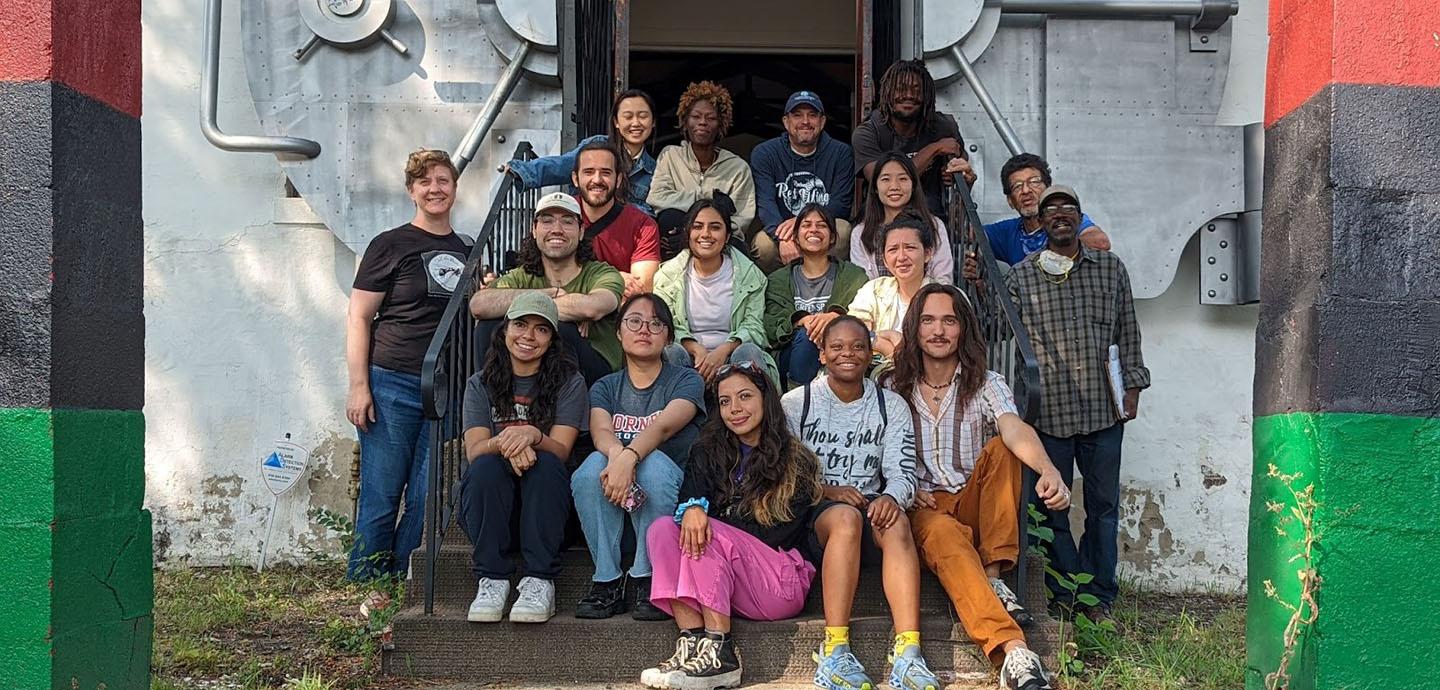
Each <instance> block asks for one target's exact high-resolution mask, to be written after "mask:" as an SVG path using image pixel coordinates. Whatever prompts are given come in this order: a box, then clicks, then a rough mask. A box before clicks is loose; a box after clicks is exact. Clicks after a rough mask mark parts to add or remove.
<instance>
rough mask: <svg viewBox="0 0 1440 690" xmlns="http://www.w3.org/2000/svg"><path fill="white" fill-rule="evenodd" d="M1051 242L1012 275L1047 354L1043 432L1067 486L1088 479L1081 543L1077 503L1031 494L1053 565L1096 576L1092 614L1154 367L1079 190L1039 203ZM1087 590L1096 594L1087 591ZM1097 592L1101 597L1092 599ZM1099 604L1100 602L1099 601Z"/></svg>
mask: <svg viewBox="0 0 1440 690" xmlns="http://www.w3.org/2000/svg"><path fill="white" fill-rule="evenodd" d="M1039 207H1040V219H1041V222H1042V224H1043V227H1044V228H1045V234H1046V236H1047V238H1048V243H1047V244H1046V246H1045V248H1044V249H1042V250H1040V251H1038V252H1036V253H1034V254H1031V255H1030V256H1028V257H1026V258H1025V260H1024V261H1021V262H1020V263H1019V264H1017V265H1016V266H1015V269H1014V270H1012V271H1010V273H1009V275H1007V276H1006V280H1007V282H1008V283H1009V288H1010V298H1011V299H1012V300H1014V302H1015V306H1016V309H1018V310H1019V312H1020V319H1021V321H1022V322H1024V324H1025V328H1026V330H1027V331H1029V334H1030V343H1031V345H1033V346H1034V348H1035V356H1036V357H1037V358H1038V359H1039V361H1040V377H1041V378H1040V381H1041V384H1042V388H1041V390H1043V391H1044V396H1043V398H1042V399H1041V401H1040V414H1039V416H1038V417H1037V418H1036V419H1035V429H1036V431H1038V432H1040V442H1041V443H1042V444H1044V446H1045V452H1046V454H1047V455H1049V456H1050V460H1051V461H1052V462H1053V463H1054V464H1055V467H1056V469H1058V470H1059V471H1060V476H1061V478H1062V479H1063V480H1064V483H1065V486H1067V487H1068V486H1069V485H1070V484H1071V482H1072V480H1073V477H1074V468H1075V466H1076V465H1078V466H1079V467H1080V474H1081V475H1082V476H1084V477H1085V534H1084V536H1083V537H1082V539H1081V541H1080V544H1079V547H1078V548H1077V546H1076V544H1075V541H1074V538H1073V537H1072V536H1071V533H1070V514H1069V508H1060V509H1052V508H1049V507H1046V506H1045V505H1044V503H1043V502H1042V501H1040V500H1038V499H1037V498H1036V497H1035V496H1034V495H1033V494H1032V496H1031V497H1030V499H1029V500H1030V501H1031V502H1032V503H1036V504H1037V507H1038V508H1039V509H1040V512H1041V513H1043V514H1044V515H1045V522H1044V524H1045V526H1046V527H1049V528H1050V529H1052V530H1054V532H1055V538H1054V540H1053V541H1051V542H1050V543H1049V544H1047V545H1046V548H1047V550H1048V551H1049V556H1050V563H1051V564H1052V565H1053V566H1054V567H1055V569H1056V570H1058V571H1060V572H1062V573H1066V574H1068V575H1077V574H1079V573H1089V574H1091V575H1093V576H1094V580H1092V581H1091V582H1089V583H1087V584H1085V585H1081V587H1080V594H1081V595H1082V596H1080V597H1079V598H1078V599H1077V600H1075V601H1079V603H1081V604H1082V605H1084V604H1089V605H1090V606H1089V608H1090V610H1088V611H1086V613H1087V616H1088V617H1089V618H1090V619H1091V620H1098V619H1100V618H1104V617H1106V616H1108V614H1109V610H1110V605H1111V603H1112V602H1114V601H1115V595H1116V593H1117V592H1118V591H1119V588H1118V586H1117V584H1116V582H1115V563H1116V560H1117V558H1118V551H1117V548H1118V545H1117V542H1116V539H1117V537H1118V533H1119V528H1118V525H1119V517H1120V444H1121V441H1122V440H1123V439H1124V436H1125V423H1126V422H1128V421H1130V420H1132V419H1134V418H1135V417H1136V415H1137V414H1138V412H1139V405H1140V391H1141V390H1142V389H1144V388H1148V387H1149V386H1150V370H1149V369H1147V368H1145V359H1144V357H1143V356H1142V355H1141V353H1140V325H1139V323H1137V322H1136V319H1135V303H1134V299H1133V297H1132V295H1131V292H1130V276H1129V274H1128V273H1126V271H1125V264H1124V263H1122V262H1121V261H1120V258H1119V257H1117V256H1115V255H1114V254H1111V253H1110V252H1108V251H1105V250H1101V249H1090V248H1088V247H1085V246H1083V245H1082V244H1081V242H1080V240H1079V237H1078V234H1079V228H1080V217H1081V213H1080V196H1079V195H1078V194H1076V193H1075V190H1073V189H1071V188H1069V187H1065V186H1062V185H1055V186H1053V187H1051V188H1049V189H1047V190H1045V191H1044V192H1043V193H1042V194H1041V195H1040V200H1039ZM1049 585H1050V588H1051V591H1052V592H1054V593H1055V595H1056V599H1055V601H1056V603H1057V604H1058V605H1059V606H1062V607H1068V606H1073V605H1074V603H1075V601H1072V600H1071V597H1074V596H1075V593H1073V592H1067V591H1066V590H1065V589H1063V588H1062V587H1060V586H1059V583H1058V582H1056V581H1054V580H1053V579H1052V580H1050V581H1049ZM1084 595H1089V596H1084ZM1090 597H1094V599H1091V598H1090ZM1096 602H1098V603H1096Z"/></svg>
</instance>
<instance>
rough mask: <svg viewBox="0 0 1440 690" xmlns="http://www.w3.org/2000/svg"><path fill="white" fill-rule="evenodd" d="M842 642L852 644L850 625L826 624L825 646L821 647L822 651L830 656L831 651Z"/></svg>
mask: <svg viewBox="0 0 1440 690" xmlns="http://www.w3.org/2000/svg"><path fill="white" fill-rule="evenodd" d="M842 644H850V626H848V625H842V626H839V627H834V628H832V627H830V626H828V625H827V626H825V646H824V647H822V648H821V653H822V654H824V655H825V656H830V653H831V652H833V651H835V648H836V647H839V646H840V645H842Z"/></svg>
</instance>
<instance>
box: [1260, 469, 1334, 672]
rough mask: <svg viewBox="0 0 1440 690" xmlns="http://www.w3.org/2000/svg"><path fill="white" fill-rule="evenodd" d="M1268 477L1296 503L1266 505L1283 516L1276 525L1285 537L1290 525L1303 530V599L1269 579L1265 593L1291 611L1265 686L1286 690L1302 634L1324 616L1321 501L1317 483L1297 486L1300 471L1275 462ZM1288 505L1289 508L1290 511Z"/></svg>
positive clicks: (1298, 557) (1299, 574) (1299, 575)
mask: <svg viewBox="0 0 1440 690" xmlns="http://www.w3.org/2000/svg"><path fill="white" fill-rule="evenodd" d="M1266 476H1267V477H1269V478H1271V479H1274V480H1276V481H1278V482H1280V483H1281V484H1283V485H1284V486H1285V490H1286V491H1289V492H1290V500H1291V501H1292V502H1293V503H1294V505H1290V506H1286V505H1285V504H1283V503H1280V502H1278V501H1270V502H1268V503H1266V504H1265V507H1266V508H1267V509H1269V511H1270V512H1272V513H1275V514H1276V515H1280V516H1281V517H1280V519H1279V524H1277V525H1275V531H1276V532H1278V533H1280V537H1281V538H1284V539H1289V538H1290V534H1289V532H1288V528H1289V527H1290V526H1291V525H1296V524H1298V525H1299V526H1300V531H1301V536H1300V552H1299V553H1297V554H1295V556H1294V557H1292V558H1291V559H1290V562H1291V563H1295V562H1297V561H1298V562H1299V563H1300V567H1299V568H1297V569H1296V571H1295V576H1296V577H1297V578H1299V580H1300V594H1299V597H1298V598H1299V600H1298V601H1296V602H1294V603H1292V602H1288V601H1285V600H1284V599H1281V598H1280V593H1279V591H1278V590H1276V589H1275V583H1274V582H1273V581H1271V580H1266V581H1265V596H1266V597H1268V598H1269V599H1270V600H1272V601H1274V602H1276V603H1278V604H1280V605H1281V606H1283V607H1285V610H1287V611H1289V612H1290V620H1289V621H1288V622H1287V623H1286V624H1285V632H1284V633H1283V636H1282V637H1281V641H1282V642H1283V643H1284V645H1285V648H1284V650H1283V651H1282V652H1281V654H1280V663H1279V665H1278V666H1277V667H1276V669H1275V670H1274V671H1272V672H1270V673H1268V674H1266V675H1265V689H1266V690H1285V689H1286V688H1289V687H1290V662H1291V661H1292V660H1294V658H1295V654H1296V652H1297V651H1298V647H1299V640H1300V636H1301V635H1302V634H1303V633H1304V631H1305V630H1307V629H1309V628H1310V627H1312V626H1314V625H1315V621H1316V620H1318V619H1319V617H1320V604H1319V603H1318V602H1317V601H1316V594H1317V593H1319V591H1320V584H1321V581H1322V580H1321V578H1320V575H1319V574H1318V573H1316V571H1315V559H1314V553H1315V544H1316V542H1317V541H1319V535H1318V534H1317V533H1316V531H1315V509H1316V508H1319V507H1320V504H1319V502H1317V501H1316V500H1315V485H1314V484H1307V485H1305V488H1304V489H1296V488H1295V486H1296V484H1297V483H1298V482H1299V480H1300V478H1301V477H1303V476H1304V475H1302V474H1300V473H1298V472H1297V473H1295V474H1282V473H1281V472H1280V468H1278V467H1276V466H1275V465H1274V463H1271V464H1270V471H1269V472H1268V473H1267V474H1266ZM1287 508H1288V509H1289V510H1286V509H1287Z"/></svg>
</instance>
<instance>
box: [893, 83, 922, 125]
mask: <svg viewBox="0 0 1440 690" xmlns="http://www.w3.org/2000/svg"><path fill="white" fill-rule="evenodd" d="M920 94H921V88H920V79H919V78H918V77H915V76H914V75H910V76H908V77H906V78H904V79H902V80H901V81H900V82H899V83H898V84H896V85H895V93H894V98H893V99H892V100H891V101H890V114H891V115H893V116H894V117H897V118H899V119H901V120H903V121H905V122H914V121H915V120H917V119H919V118H920V106H921V105H923V104H922V103H921V102H920Z"/></svg>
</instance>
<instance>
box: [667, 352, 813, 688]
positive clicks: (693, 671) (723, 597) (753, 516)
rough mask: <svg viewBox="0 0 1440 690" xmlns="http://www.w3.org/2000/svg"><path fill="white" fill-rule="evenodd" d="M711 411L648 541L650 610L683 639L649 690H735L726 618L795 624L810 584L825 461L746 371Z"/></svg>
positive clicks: (728, 370)
mask: <svg viewBox="0 0 1440 690" xmlns="http://www.w3.org/2000/svg"><path fill="white" fill-rule="evenodd" d="M709 404H710V409H711V410H713V411H715V414H713V415H712V416H711V417H710V419H709V420H708V421H707V422H706V424H705V428H704V430H703V432H702V433H701V434H700V441H699V443H697V444H696V445H695V448H694V450H692V451H691V456H692V460H691V465H690V469H689V470H688V471H687V472H686V473H685V483H684V484H683V485H682V486H681V487H680V496H681V497H682V498H683V499H684V502H682V503H681V504H680V505H679V507H678V508H677V509H676V510H675V516H674V519H673V520H672V519H661V520H656V521H655V522H654V523H652V524H651V525H650V530H649V533H648V534H647V535H646V541H647V542H648V543H649V549H650V559H651V563H652V564H653V567H654V569H655V579H654V582H653V584H652V586H651V589H650V600H651V602H652V603H653V604H655V605H656V606H658V607H660V608H661V609H663V610H665V611H667V612H669V613H670V614H671V615H673V616H674V617H675V624H676V626H677V627H679V628H680V635H679V638H678V639H677V640H676V641H675V654H674V655H673V656H671V657H670V658H669V659H667V660H665V661H663V662H661V663H660V664H659V665H657V666H655V667H654V668H649V669H646V670H645V671H644V672H643V673H641V675H640V682H642V683H644V684H645V685H648V686H650V687H652V688H684V689H685V690H715V689H717V688H731V687H736V686H738V685H739V684H740V675H741V668H740V657H739V654H738V653H737V652H736V649H735V642H734V640H732V639H731V637H730V619H731V616H732V615H738V616H741V617H743V618H748V619H751V620H780V619H784V618H790V617H793V616H795V615H796V614H798V613H799V612H800V609H801V608H803V607H804V605H805V597H806V595H807V594H809V592H810V584H811V582H812V581H813V579H814V577H815V566H814V565H812V564H811V562H810V561H809V560H807V559H806V557H805V556H804V555H803V554H802V550H804V549H806V548H808V543H809V537H810V530H809V524H810V517H811V513H812V511H813V510H814V509H815V506H816V504H817V503H819V501H820V495H821V490H820V482H819V477H820V461H819V460H818V459H817V458H816V457H815V454H814V453H812V452H810V450H809V449H808V448H806V447H805V445H804V444H802V443H800V442H799V441H798V440H796V439H795V437H794V436H793V435H792V434H791V433H790V429H789V427H788V426H787V425H786V422H785V412H784V410H782V409H781V406H780V394H779V392H778V391H777V390H776V388H775V384H774V383H773V382H771V380H770V378H769V376H767V375H766V374H765V372H764V370H763V369H761V368H760V367H757V366H755V365H754V364H753V363H751V362H742V363H740V364H736V365H730V366H726V367H724V368H722V369H721V371H720V372H719V373H718V374H717V375H716V378H715V386H714V388H713V389H712V392H711V394H710V396H709Z"/></svg>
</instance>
